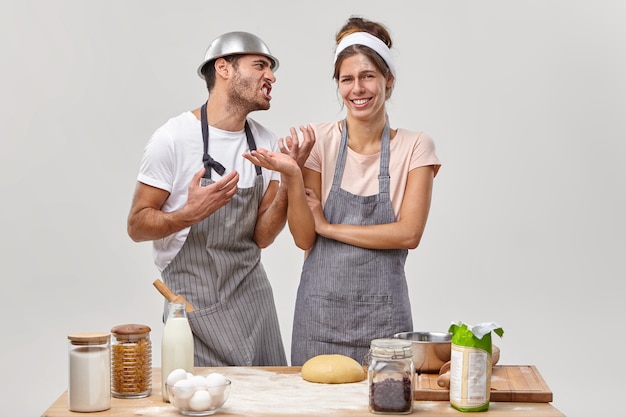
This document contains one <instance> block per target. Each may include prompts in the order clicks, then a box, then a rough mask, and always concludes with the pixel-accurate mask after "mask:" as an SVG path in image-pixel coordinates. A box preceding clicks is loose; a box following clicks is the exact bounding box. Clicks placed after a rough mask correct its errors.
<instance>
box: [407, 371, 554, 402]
mask: <svg viewBox="0 0 626 417" xmlns="http://www.w3.org/2000/svg"><path fill="white" fill-rule="evenodd" d="M438 377H439V374H421V375H416V377H415V378H416V384H415V386H416V389H415V397H414V398H415V399H416V400H423V401H449V400H450V391H449V390H448V389H447V388H441V387H440V386H439V385H437V378H438ZM491 401H494V402H498V401H501V402H529V403H549V402H552V391H550V388H549V387H548V385H547V384H546V382H545V381H544V380H543V377H542V376H541V374H539V371H538V370H537V368H535V367H534V366H529V365H522V366H518V365H496V366H494V367H493V371H492V373H491Z"/></svg>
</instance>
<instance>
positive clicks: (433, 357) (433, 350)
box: [393, 332, 452, 374]
mask: <svg viewBox="0 0 626 417" xmlns="http://www.w3.org/2000/svg"><path fill="white" fill-rule="evenodd" d="M393 337H396V338H398V339H406V340H410V341H411V349H412V351H413V365H414V366H415V370H416V371H417V373H423V374H437V373H439V369H441V366H442V365H443V364H444V363H446V362H448V361H449V360H450V351H451V349H452V344H451V341H452V333H437V332H402V333H396V334H395V335H393Z"/></svg>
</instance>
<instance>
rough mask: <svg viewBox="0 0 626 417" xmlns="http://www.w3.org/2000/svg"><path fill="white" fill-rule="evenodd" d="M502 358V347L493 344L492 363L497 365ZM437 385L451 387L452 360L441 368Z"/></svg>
mask: <svg viewBox="0 0 626 417" xmlns="http://www.w3.org/2000/svg"><path fill="white" fill-rule="evenodd" d="M499 360H500V348H499V347H498V346H496V345H493V348H492V352H491V365H492V366H496V364H497V363H498V361H499ZM437 385H439V386H440V387H441V388H450V361H448V362H446V363H444V364H443V365H441V369H439V377H438V378H437Z"/></svg>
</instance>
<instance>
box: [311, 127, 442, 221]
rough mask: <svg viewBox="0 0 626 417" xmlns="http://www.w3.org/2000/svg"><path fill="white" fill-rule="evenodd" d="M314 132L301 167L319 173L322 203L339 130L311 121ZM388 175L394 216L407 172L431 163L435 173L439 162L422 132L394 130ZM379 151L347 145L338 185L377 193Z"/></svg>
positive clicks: (359, 192) (329, 181)
mask: <svg viewBox="0 0 626 417" xmlns="http://www.w3.org/2000/svg"><path fill="white" fill-rule="evenodd" d="M311 126H312V127H313V130H314V131H315V138H316V141H315V145H314V146H313V149H312V150H311V154H310V155H309V159H308V160H307V161H306V163H305V167H306V168H309V169H311V170H313V171H317V172H320V173H321V174H322V206H324V204H326V199H327V198H328V194H329V193H330V189H331V186H332V184H333V175H334V172H335V166H336V163H337V155H338V153H339V144H340V142H341V131H340V130H339V125H338V123H337V122H325V123H319V124H312V125H311ZM390 154H391V155H390V161H389V176H390V177H391V181H390V182H391V184H390V193H391V205H392V206H393V211H394V213H395V214H396V218H397V217H398V213H399V212H400V206H401V205H402V199H403V197H404V190H405V188H406V182H407V178H408V175H409V171H411V170H413V169H416V168H419V167H423V166H429V165H432V166H433V167H434V169H435V175H437V172H438V171H439V167H440V166H441V162H439V159H438V158H437V155H436V154H435V143H434V141H433V140H432V138H431V137H430V136H428V135H427V134H426V133H424V132H411V131H408V130H405V129H398V133H397V134H396V136H395V137H394V138H393V139H392V140H391V142H390ZM379 171H380V152H378V153H376V154H374V155H361V154H358V153H356V152H355V151H353V150H352V149H350V147H348V154H347V156H346V166H345V169H344V173H343V178H342V180H341V188H342V189H344V190H346V191H348V192H350V193H352V194H356V195H362V196H368V195H373V194H378V173H379Z"/></svg>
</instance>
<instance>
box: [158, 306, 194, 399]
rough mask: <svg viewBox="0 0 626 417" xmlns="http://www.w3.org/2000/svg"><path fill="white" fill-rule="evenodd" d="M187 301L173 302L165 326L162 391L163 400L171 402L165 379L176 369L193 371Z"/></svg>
mask: <svg viewBox="0 0 626 417" xmlns="http://www.w3.org/2000/svg"><path fill="white" fill-rule="evenodd" d="M185 307H186V306H185V303H184V302H183V303H179V302H171V303H169V305H168V315H167V320H166V322H165V327H164V328H163V339H162V343H161V392H162V394H163V401H165V402H169V399H168V395H167V389H166V387H165V381H166V380H167V376H168V375H169V374H170V372H172V371H173V370H174V369H179V368H181V369H184V370H186V371H187V372H191V373H193V371H194V364H193V334H192V333H191V327H190V326H189V321H188V320H187V312H186V310H185Z"/></svg>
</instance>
